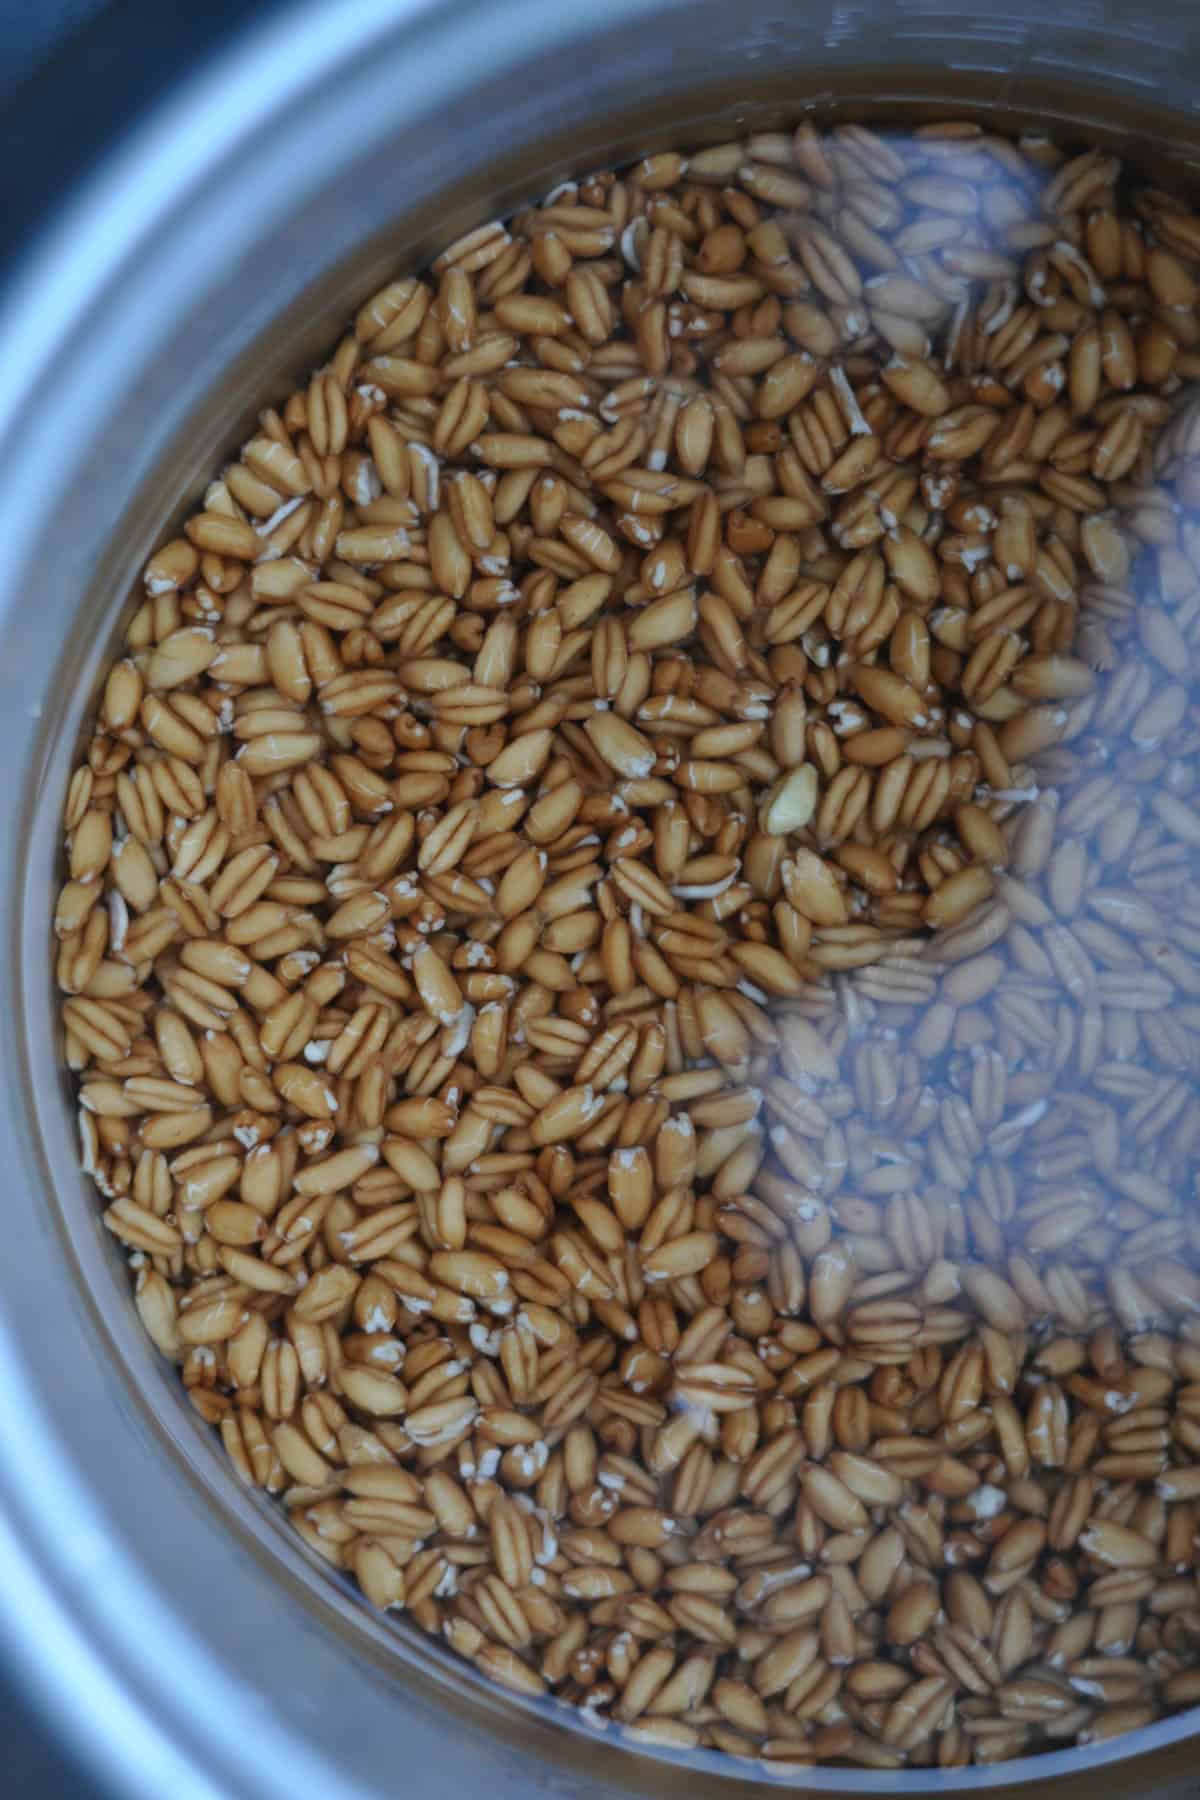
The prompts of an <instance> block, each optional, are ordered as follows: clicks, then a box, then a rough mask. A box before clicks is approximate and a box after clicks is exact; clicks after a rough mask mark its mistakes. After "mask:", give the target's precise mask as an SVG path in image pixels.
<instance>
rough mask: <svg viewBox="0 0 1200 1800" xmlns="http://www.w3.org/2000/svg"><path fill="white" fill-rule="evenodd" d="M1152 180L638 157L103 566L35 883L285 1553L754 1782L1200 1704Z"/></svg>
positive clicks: (1172, 671) (826, 151) (1160, 254)
mask: <svg viewBox="0 0 1200 1800" xmlns="http://www.w3.org/2000/svg"><path fill="white" fill-rule="evenodd" d="M1198 268H1200V225H1198V224H1197V221H1196V218H1195V216H1194V214H1193V213H1192V212H1191V211H1190V210H1189V209H1188V208H1187V207H1186V206H1185V205H1184V204H1183V203H1181V202H1179V201H1177V200H1176V199H1175V198H1173V197H1172V196H1171V195H1169V194H1166V193H1163V192H1159V191H1158V190H1155V189H1152V188H1147V187H1144V186H1140V187H1139V186H1138V185H1137V184H1136V183H1131V182H1130V181H1129V179H1128V178H1127V176H1126V175H1125V174H1124V173H1123V171H1122V169H1121V167H1120V164H1119V163H1118V161H1117V160H1116V159H1115V158H1114V157H1111V156H1108V155H1106V154H1104V153H1102V152H1101V151H1099V150H1092V151H1085V152H1083V153H1081V154H1068V153H1065V152H1062V151H1059V150H1057V149H1056V148H1054V147H1053V146H1051V145H1050V144H1048V143H1047V142H1046V141H1045V140H1043V139H1040V138H1030V139H1029V140H1027V141H1023V142H1021V143H1014V142H1010V141H1009V140H1007V139H1004V138H1001V137H998V136H993V135H988V134H986V133H983V132H981V131H979V130H978V129H977V128H976V127H975V126H973V125H969V124H953V123H952V124H947V125H943V126H931V127H924V128H922V129H921V130H919V131H917V132H916V133H915V134H913V135H911V136H901V135H880V134H878V133H876V132H874V131H872V130H868V129H866V128H863V127H857V126H839V127H837V128H835V129H833V130H832V131H831V132H829V133H827V134H824V135H822V134H819V133H818V132H816V131H815V130H814V129H813V128H812V127H811V126H809V125H804V126H801V127H800V128H799V129H798V130H797V131H796V132H795V133H769V134H760V135H757V136H754V137H752V138H750V139H748V140H747V141H745V142H742V143H737V144H730V145H723V146H716V147H710V148H708V149H705V150H703V151H700V152H699V153H697V154H696V155H694V156H692V157H691V158H690V159H689V158H688V157H686V156H684V155H681V154H678V155H677V154H674V153H663V154H660V155H656V156H652V157H648V158H646V159H644V160H643V161H642V162H640V163H638V164H636V165H634V166H632V167H630V168H629V169H626V170H624V171H622V172H619V173H617V174H615V175H614V174H608V173H605V174H600V175H596V176H591V177H587V178H583V179H580V180H578V181H573V182H570V183H568V184H567V185H566V186H565V187H564V188H562V189H560V190H559V191H558V192H557V193H556V194H555V195H553V196H551V197H550V198H548V199H547V200H546V201H545V202H543V203H542V204H541V205H539V206H536V207H531V208H528V209H526V210H525V211H523V212H522V213H520V214H518V215H517V216H516V217H515V218H514V219H513V220H512V221H511V222H510V223H509V224H508V225H502V224H492V225H487V226H483V227H480V228H479V230H477V231H475V232H473V233H472V234H471V235H470V236H469V237H468V238H466V239H463V240H461V241H460V242H459V243H457V244H455V245H452V246H451V247H450V248H449V249H448V250H446V251H445V252H444V253H443V254H442V256H440V257H439V258H438V260H437V261H436V262H435V263H434V265H433V267H432V269H431V270H430V271H429V272H428V273H426V274H424V275H422V276H420V277H416V276H412V275H405V276H402V277H399V278H397V279H396V280H395V281H393V282H391V283H389V284H388V285H387V286H386V287H385V288H383V289H382V290H381V291H380V292H379V293H378V294H376V295H375V296H373V297H372V298H371V299H369V300H368V301H367V302H366V304H365V305H364V306H363V307H362V308H361V309H360V311H359V313H358V315H357V318H356V320H355V322H354V327H353V330H352V331H351V332H350V333H349V334H348V335H347V336H346V337H345V338H344V339H343V340H342V342H341V343H340V344H339V345H337V346H336V347H335V349H334V350H333V352H332V354H331V356H330V359H329V361H328V363H327V364H326V366H325V367H324V368H322V369H321V370H319V371H317V372H316V373H315V374H314V375H313V377H312V379H311V381H310V382H309V384H308V385H307V387H306V388H303V389H299V390H297V391H296V392H295V393H293V394H292V396H291V397H290V399H289V400H288V401H287V403H286V405H285V406H284V407H283V408H282V410H281V411H278V412H276V411H268V412H266V413H264V414H263V416H262V418H261V420H260V424H259V429H258V431H257V433H256V434H255V435H254V436H253V437H252V438H251V440H250V441H249V442H248V443H247V444H246V446H245V447H244V449H243V451H242V453H241V455H240V457H239V458H238V460H236V461H235V462H233V463H231V464H230V465H229V466H228V467H227V468H226V469H225V470H223V471H222V473H221V474H220V476H219V477H218V478H217V479H215V480H214V481H213V482H212V483H211V484H210V486H209V488H208V489H207V491H206V493H205V495H204V498H203V506H202V508H201V509H200V510H199V511H198V512H197V513H196V514H195V515H194V516H193V517H192V518H191V519H189V520H188V522H187V524H186V526H185V527H184V531H183V534H182V535H181V536H180V537H178V538H176V539H174V540H173V541H171V542H170V543H168V544H166V545H164V546H163V547H162V548H161V549H160V550H158V551H157V552H156V554H155V555H154V556H153V557H152V558H151V560H150V562H149V563H148V564H147V566H146V569H145V572H144V588H145V594H144V598H143V599H142V601H141V604H140V605H139V607H138V609H137V610H136V611H135V613H134V616H133V618H132V620H131V622H130V625H129V627H128V630H127V633H126V641H125V645H124V650H123V653H122V655H121V657H120V658H119V659H118V660H117V661H116V662H115V663H114V665H113V667H112V669H111V670H110V672H109V674H108V678H107V680H106V682H105V684H104V687H103V690H102V694H101V699H100V702H99V707H98V712H97V717H96V720H95V722H94V731H93V736H92V738H91V741H90V744H89V747H88V750H87V753H86V756H85V758H84V760H83V761H82V762H81V764H80V766H79V768H78V769H77V770H76V772H75V775H74V777H73V779H72V782H71V786H70V791H69V795H68V801H67V809H66V820H65V824H66V846H65V862H64V884H63V887H62V890H61V893H60V896H59V901H58V906H57V911H56V915H55V935H56V940H57V975H58V981H59V985H60V988H61V989H62V991H63V995H64V1001H63V1008H62V1019H63V1034H64V1054H65V1059H66V1062H67V1065H68V1067H69V1068H70V1069H71V1070H72V1071H73V1073H74V1075H75V1077H76V1079H77V1083H78V1088H79V1097H80V1131H81V1135H82V1141H83V1158H84V1167H85V1170H86V1171H87V1173H88V1174H89V1175H90V1176H91V1177H92V1178H93V1179H94V1181H95V1183H96V1185H97V1187H98V1189H99V1191H100V1194H101V1195H102V1197H103V1200H104V1203H105V1211H104V1220H105V1223H106V1225H107V1226H108V1228H109V1230H110V1231H111V1232H112V1233H113V1235H114V1237H115V1238H116V1239H117V1240H118V1241H119V1243H120V1244H121V1245H122V1246H123V1247H124V1249H125V1251H126V1252H127V1254H128V1259H129V1262H130V1265H131V1269H132V1271H133V1277H134V1286H135V1297H136V1303H137V1307H138V1311H139V1314H140V1316H141V1317H142V1319H143V1321H144V1323H145V1325H146V1329H147V1331H148V1332H149V1333H150V1335H151V1337H152V1339H153V1341H154V1343H155V1344H156V1345H157V1347H158V1348H159V1349H160V1350H161V1351H162V1353H163V1354H164V1355H165V1356H167V1357H169V1358H171V1359H172V1360H174V1361H175V1362H176V1363H177V1364H178V1365H179V1366H180V1369H181V1372H182V1377H183V1380H184V1383H185V1386H186V1388H187V1391H188V1393H189V1396H190V1398H191V1400H192V1403H193V1405H194V1406H195V1408H196V1410H197V1411H198V1412H199V1414H200V1416H201V1417H202V1418H203V1419H204V1420H206V1421H207V1422H209V1423H210V1424H212V1425H214V1426H216V1427H217V1428H218V1429H219V1433H220V1437H221V1440H222V1443H223V1445H224V1447H225V1449H226V1451H227V1453H228V1455H229V1458H230V1461H231V1462H232V1464H233V1466H234V1468H235V1470H236V1471H237V1473H238V1475H239V1476H240V1477H241V1479H242V1480H244V1481H245V1482H247V1483H249V1484H251V1485H254V1486H257V1487H259V1488H261V1489H263V1490H264V1491H265V1492H266V1493H267V1494H269V1495H274V1496H278V1497H279V1498H280V1499H281V1500H282V1502H283V1504H284V1506H285V1507H286V1509H287V1511H288V1514H289V1517H290V1518H291V1520H292V1522H293V1524H294V1525H295V1527H296V1529H297V1531H298V1532H299V1534H300V1535H301V1537H302V1538H303V1540H304V1542H305V1543H306V1544H307V1546H308V1547H309V1549H311V1550H312V1551H313V1552H314V1553H315V1554H316V1555H317V1556H319V1557H321V1558H322V1559H323V1560H324V1561H325V1562H326V1563H327V1564H329V1565H330V1566H332V1568H334V1569H336V1570H340V1571H344V1572H346V1573H348V1574H349V1575H351V1576H353V1577H354V1579H355V1580H356V1581H357V1583H358V1585H359V1587H360V1588H361V1590H362V1592H363V1593H364V1595H365V1596H366V1598H367V1599H368V1600H369V1601H370V1602H371V1603H372V1604H374V1605H376V1606H378V1607H381V1608H385V1609H392V1610H396V1611H398V1612H404V1613H406V1614H407V1615H408V1616H409V1617H410V1618H411V1619H412V1620H413V1621H414V1622H415V1624H416V1625H417V1626H419V1627H420V1628H422V1629H423V1630H425V1631H428V1632H431V1633H433V1634H436V1635H437V1636H439V1637H441V1638H442V1639H443V1640H444V1641H445V1642H446V1643H447V1644H448V1645H450V1646H451V1647H452V1648H453V1649H454V1650H455V1651H456V1652H458V1653H459V1654H461V1655H462V1656H463V1657H465V1658H467V1659H469V1660H470V1661H472V1662H473V1663H474V1664H475V1665H476V1667H477V1668H478V1669H480V1670H481V1671H482V1672H483V1673H484V1674H486V1675H487V1676H489V1677H490V1678H491V1679H493V1680H494V1681H496V1682H499V1683H500V1684H502V1685H503V1686H505V1687H506V1688H508V1689H510V1690H513V1691H515V1692H516V1693H519V1694H522V1695H525V1696H543V1695H548V1696H552V1697H554V1699H555V1700H557V1701H560V1702H567V1703H570V1704H573V1705H576V1706H579V1707H582V1708H584V1709H585V1710H586V1713H587V1716H588V1717H589V1719H590V1720H591V1721H592V1723H593V1724H596V1725H604V1724H605V1723H606V1722H607V1721H612V1722H613V1728H614V1729H616V1728H620V1729H622V1730H624V1731H626V1732H627V1733H628V1734H629V1736H630V1737H631V1738H632V1739H633V1741H635V1742H640V1743H646V1744H652V1745H664V1746H668V1747H672V1748H677V1749H678V1748H682V1749H698V1748H704V1749H713V1750H717V1751H720V1752H723V1753H725V1754H727V1755H730V1756H734V1757H738V1758H741V1759H745V1760H749V1761H760V1762H762V1763H764V1764H776V1763H778V1764H783V1765H787V1764H798V1765H804V1764H811V1763H817V1762H835V1763H839V1762H840V1763H851V1764H857V1765H862V1766H865V1767H869V1768H879V1769H898V1768H904V1767H920V1766H932V1765H940V1766H947V1767H952V1766H958V1765H965V1764H969V1763H981V1764H983V1763H990V1762H993V1761H998V1760H1003V1759H1007V1758H1011V1757H1014V1756H1019V1755H1023V1754H1025V1753H1028V1752H1032V1751H1036V1750H1039V1749H1054V1748H1058V1747H1061V1746H1063V1745H1065V1744H1071V1743H1079V1744H1086V1743H1092V1742H1096V1741H1099V1740H1101V1739H1103V1738H1106V1737H1108V1736H1111V1735H1113V1734H1114V1733H1117V1732H1120V1731H1125V1730H1132V1729H1135V1728H1137V1727H1138V1726H1140V1725H1143V1724H1145V1723H1147V1722H1149V1721H1150V1720H1152V1719H1154V1718H1156V1717H1158V1716H1159V1715H1160V1714H1162V1713H1163V1712H1166V1711H1169V1710H1171V1709H1175V1708H1179V1707H1185V1706H1190V1705H1192V1704H1195V1703H1196V1702H1197V1700H1198V1699H1200V1590H1198V1589H1197V1577H1196V1574H1195V1539H1196V1528H1197V1523H1198V1520H1200V1510H1198V1508H1200V1237H1198V1236H1197V1229H1198V1228H1197V1225H1196V1219H1195V1206H1194V1205H1193V1204H1191V1203H1192V1202H1194V1201H1195V1200H1196V1199H1197V1198H1198V1197H1200V1189H1198V1186H1197V1169H1198V1167H1200V1096H1198V1092H1197V1076H1198V1074H1200V926H1197V924H1196V919H1197V918H1198V917H1200V907H1198V905H1197V901H1198V899H1200V888H1198V886H1197V865H1196V858H1197V854H1198V852H1200V802H1198V799H1197V793H1198V780H1200V713H1198V712H1197V706H1196V700H1195V686H1194V677H1193V658H1194V657H1195V656H1197V654H1200V525H1198V524H1197V522H1196V519H1195V506H1196V503H1197V500H1198V499H1200V473H1198V472H1200V408H1198V407H1197V406H1196V404H1195V403H1194V402H1193V401H1191V400H1190V399H1189V385H1188V384H1189V383H1190V382H1191V381H1193V380H1194V378H1195V377H1196V375H1197V373H1198V372H1200V313H1198V312H1197V310H1196V298H1197V269H1198Z"/></svg>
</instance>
